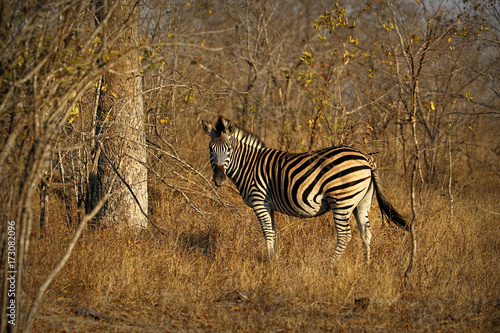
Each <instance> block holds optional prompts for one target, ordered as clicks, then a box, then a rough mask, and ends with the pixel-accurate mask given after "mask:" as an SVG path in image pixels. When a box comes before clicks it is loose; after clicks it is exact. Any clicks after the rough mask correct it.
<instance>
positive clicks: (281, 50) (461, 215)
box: [0, 0, 500, 332]
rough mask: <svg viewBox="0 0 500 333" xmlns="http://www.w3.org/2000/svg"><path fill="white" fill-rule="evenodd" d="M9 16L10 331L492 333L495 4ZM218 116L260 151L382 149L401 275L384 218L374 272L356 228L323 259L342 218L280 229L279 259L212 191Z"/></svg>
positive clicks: (225, 191)
mask: <svg viewBox="0 0 500 333" xmlns="http://www.w3.org/2000/svg"><path fill="white" fill-rule="evenodd" d="M2 6H3V7H1V8H0V12H1V19H2V25H0V32H1V34H0V36H1V37H0V38H1V41H2V46H1V47H2V52H1V53H0V61H1V78H0V131H1V137H2V140H1V142H0V145H1V146H0V147H1V152H0V166H1V171H0V172H1V173H0V178H1V183H2V188H1V189H0V191H2V196H3V197H4V198H5V199H4V200H3V203H2V206H1V207H2V208H1V213H0V215H1V216H2V245H1V252H2V258H1V269H2V281H6V279H5V278H6V277H8V276H9V275H8V274H10V273H9V272H10V271H12V269H11V268H10V267H9V266H8V260H7V259H6V258H8V256H7V252H8V251H10V250H8V245H9V243H8V238H7V235H8V233H7V230H8V223H7V222H8V221H16V231H15V232H16V241H15V255H16V262H15V265H16V266H15V271H16V272H17V275H16V279H17V280H16V293H17V294H16V297H15V299H16V301H17V302H18V303H17V310H16V311H17V312H16V315H17V316H16V320H17V321H16V326H15V327H13V326H8V325H7V323H6V322H5V321H4V319H5V316H4V315H2V323H1V325H0V326H1V327H0V328H1V330H2V331H3V330H7V329H9V330H10V331H14V332H15V331H16V330H23V331H29V330H33V331H35V332H52V331H54V332H64V331H71V332H73V331H81V332H83V331H98V332H99V331H100V332H111V331H125V332H127V331H131V332H136V331H137V332H165V331H172V332H191V331H203V332H205V331H207V332H210V331H211V332H239V331H250V332H256V331H267V332H319V331H334V332H335V331H370V332H371V331H391V332H392V331H396V332H402V331H432V332H434V331H453V332H455V331H464V332H465V331H466V332H469V331H485V332H486V331H498V330H500V293H499V290H500V223H499V215H500V209H499V205H498V202H500V191H499V189H500V168H499V166H500V163H499V156H500V140H499V138H500V136H499V133H498V128H499V125H500V123H499V115H500V111H499V110H500V104H499V102H500V98H499V97H500V91H499V86H500V84H499V70H500V68H499V66H498V63H499V55H500V53H499V50H500V49H499V47H498V45H499V37H500V32H499V28H498V27H499V26H500V25H499V24H498V23H499V21H500V15H499V12H498V6H497V4H496V3H495V2H493V1H487V0H482V1H460V2H459V1H443V2H439V3H436V2H433V1H422V0H420V1H410V0H407V1H403V0H402V1H368V2H363V3H358V2H356V3H354V2H347V1H346V2H339V3H338V4H335V3H331V2H323V1H302V2H299V1H268V2H262V1H252V0H248V1H222V2H217V3H215V2H210V1H201V2H194V1H193V2H177V1H142V2H137V3H136V2H135V1H123V2H121V1H93V2H86V1H79V0H74V1H69V0H68V1H55V2H50V3H46V4H42V3H38V4H37V5H36V6H35V5H33V4H30V3H29V1H28V2H26V4H20V3H11V2H5V1H4V2H2ZM219 114H222V115H224V116H225V117H227V118H230V119H232V120H234V121H235V123H237V124H239V125H241V126H242V127H244V128H246V129H248V130H249V131H252V132H254V133H256V134H257V135H259V136H260V137H261V138H262V140H263V141H264V142H265V143H266V145H267V146H269V147H274V148H279V149H282V150H287V151H291V152H303V151H307V150H309V149H316V148H321V147H327V146H332V145H340V144H346V145H352V146H354V147H356V148H359V149H361V150H363V151H365V152H367V153H370V154H371V155H372V156H373V158H374V160H375V162H376V164H377V166H378V169H379V175H380V177H381V179H382V182H383V184H384V187H385V189H386V192H387V195H388V197H389V199H390V200H391V202H392V203H393V205H394V206H395V207H396V208H397V209H398V210H399V211H400V212H401V213H402V214H403V215H404V216H405V217H406V218H407V219H408V221H413V223H414V224H413V226H414V232H415V236H416V245H417V248H416V256H415V257H414V258H413V259H414V261H413V266H412V269H411V271H409V272H407V274H405V272H406V270H407V267H408V264H409V262H410V258H411V253H412V242H413V239H412V237H411V236H410V234H409V233H407V232H405V231H402V230H400V229H398V228H397V227H395V226H394V225H392V224H389V223H387V221H384V222H383V221H382V218H381V216H380V212H379V210H378V207H377V205H376V203H374V205H373V207H372V210H371V212H370V224H371V226H372V230H373V234H374V235H373V239H372V262H371V265H367V264H366V262H365V259H364V256H363V246H362V243H361V240H360V238H359V233H358V230H357V227H356V224H355V222H354V220H353V221H352V231H353V239H352V241H351V243H350V244H349V246H348V247H347V250H346V252H345V253H344V255H343V257H342V259H341V260H340V262H338V263H336V264H333V263H332V261H331V256H332V253H333V250H334V248H335V239H336V236H335V231H334V227H333V220H332V215H331V214H330V213H328V214H325V215H323V216H321V217H318V218H313V219H300V218H293V217H289V216H285V215H279V214H278V215H277V217H276V223H277V234H278V240H277V246H278V258H277V259H276V260H274V261H272V262H269V261H268V260H267V258H266V252H265V246H264V241H263V237H262V232H261V229H260V226H259V224H258V222H257V218H256V217H255V215H254V213H253V211H252V210H251V209H250V208H248V207H247V206H246V205H245V204H244V203H243V201H242V200H241V198H240V196H239V194H238V193H237V191H236V190H234V189H233V188H232V187H223V188H215V187H214V186H213V184H212V182H211V168H210V165H209V156H208V138H207V137H206V135H205V134H204V133H203V131H202V129H201V126H200V122H201V120H202V119H206V120H208V121H210V122H211V123H213V122H214V121H215V120H216V119H217V117H218V116H219ZM123 115H125V117H124V116H123ZM136 153H137V154H136ZM143 157H144V158H143ZM136 170H138V171H136ZM101 178H102V179H103V180H99V179H101ZM141 185H142V187H141ZM145 189H147V191H146V190H145ZM130 192H133V193H134V196H132V195H130ZM108 194H110V196H111V197H110V198H108V196H107V195H108ZM107 200H109V201H107ZM105 202H107V204H106V205H105V206H104V207H105V208H104V209H103V210H101V211H100V212H99V214H94V213H95V212H97V209H94V208H95V207H99V205H100V204H105ZM137 203H139V205H137ZM127 207H128V208H127ZM130 207H134V208H130ZM137 207H140V209H138V208H137ZM93 210H95V211H93ZM87 220H88V221H87ZM81 221H84V223H82V222H81ZM87 222H88V223H87ZM144 225H147V228H143V227H144ZM80 232H81V235H80V234H79V233H80ZM75 233H76V235H77V236H78V235H80V236H79V237H74V235H75ZM73 246H74V248H73ZM68 249H69V251H68ZM65 255H69V256H66V257H64V256H65ZM61 258H65V259H64V260H66V259H67V261H62V262H61V261H60V260H61ZM55 268H57V269H59V268H60V271H58V270H56V271H54V269H55ZM51 272H54V273H57V274H53V275H49V274H50V273H51ZM8 288H9V285H8V284H7V283H6V282H4V283H3V284H2V311H3V313H5V312H6V306H7V304H8V302H10V299H11V296H7V295H8ZM21 300H22V302H21ZM4 310H5V311H4ZM30 311H31V312H30Z"/></svg>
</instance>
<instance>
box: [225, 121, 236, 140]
mask: <svg viewBox="0 0 500 333" xmlns="http://www.w3.org/2000/svg"><path fill="white" fill-rule="evenodd" d="M233 133H234V123H233V122H232V121H230V122H228V123H227V124H226V128H225V129H224V134H226V135H227V136H230V135H232V134H233Z"/></svg>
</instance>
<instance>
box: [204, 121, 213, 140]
mask: <svg viewBox="0 0 500 333" xmlns="http://www.w3.org/2000/svg"><path fill="white" fill-rule="evenodd" d="M201 125H202V126H203V130H204V131H205V133H207V135H208V136H209V137H212V136H213V134H214V133H213V132H214V129H213V128H212V125H210V123H209V122H208V121H206V120H202V121H201Z"/></svg>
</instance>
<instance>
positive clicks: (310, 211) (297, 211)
mask: <svg viewBox="0 0 500 333" xmlns="http://www.w3.org/2000/svg"><path fill="white" fill-rule="evenodd" d="M330 210H331V207H330V204H329V203H328V201H326V200H321V202H319V203H316V202H313V203H307V204H304V205H303V206H301V207H297V206H296V205H293V208H292V207H287V208H286V209H284V208H280V207H275V211H277V212H279V213H282V214H286V215H290V216H296V217H305V218H308V217H316V216H320V215H323V214H325V213H326V212H329V211H330Z"/></svg>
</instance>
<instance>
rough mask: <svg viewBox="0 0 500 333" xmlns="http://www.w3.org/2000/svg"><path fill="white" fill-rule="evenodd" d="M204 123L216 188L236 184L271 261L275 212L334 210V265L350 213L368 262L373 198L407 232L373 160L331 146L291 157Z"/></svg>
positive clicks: (221, 125)
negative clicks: (255, 217) (374, 196)
mask: <svg viewBox="0 0 500 333" xmlns="http://www.w3.org/2000/svg"><path fill="white" fill-rule="evenodd" d="M202 124H203V129H204V131H205V133H207V134H208V135H209V136H210V138H211V141H210V144H209V148H210V162H211V166H212V169H213V171H214V174H213V179H214V183H215V185H216V186H222V185H224V183H225V182H226V180H227V179H228V178H229V179H230V180H231V181H232V182H233V183H234V184H235V185H236V187H237V188H238V190H239V192H240V194H241V197H242V198H243V200H244V202H245V203H246V204H247V205H248V206H250V207H251V208H252V209H253V210H254V212H255V214H256V216H257V218H258V219H259V222H260V224H261V227H262V231H263V234H264V239H265V241H266V248H267V253H268V257H269V258H273V256H274V254H275V246H276V231H275V219H274V213H275V212H279V213H283V214H287V215H291V216H298V217H306V218H309V217H315V216H319V215H322V214H324V213H326V212H328V211H332V212H333V218H334V223H335V229H336V231H337V245H336V248H335V251H334V253H333V259H334V260H338V259H340V257H341V255H342V253H343V252H344V250H345V248H346V246H347V244H348V243H349V241H350V239H351V237H352V236H351V229H350V223H349V218H350V216H351V214H353V213H354V216H355V218H356V221H357V224H358V228H359V230H360V234H361V238H362V240H363V244H364V246H365V254H366V258H367V261H368V262H369V261H370V240H371V235H372V233H371V230H370V224H369V221H368V211H369V209H370V207H371V203H372V198H373V195H374V194H376V196H377V200H378V203H379V206H380V209H381V211H382V214H384V215H385V216H387V217H388V218H389V220H391V221H393V222H394V223H395V224H397V225H398V226H400V227H402V228H404V229H407V230H408V228H409V225H408V224H407V223H406V221H405V220H404V219H403V217H402V216H401V215H400V214H399V213H398V212H397V211H396V210H395V209H394V207H393V206H392V205H391V204H390V202H389V201H388V200H387V198H386V196H385V194H384V192H383V189H382V187H381V185H380V181H379V179H378V176H377V174H376V172H375V165H374V163H373V161H372V159H371V158H370V157H369V156H367V155H365V154H364V153H362V152H361V151H359V150H357V149H354V148H351V147H332V148H324V149H321V150H317V151H314V152H310V153H303V154H292V153H287V152H284V151H280V150H277V149H272V148H266V147H265V146H264V144H263V142H262V141H261V140H260V139H259V138H258V137H257V136H255V135H254V134H252V133H249V132H247V131H245V130H243V129H241V128H239V127H238V126H236V125H234V124H233V123H232V122H231V121H229V120H227V119H224V118H222V117H220V118H219V119H218V121H217V123H216V125H215V127H212V126H211V125H210V124H209V123H208V122H206V121H203V122H202Z"/></svg>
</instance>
